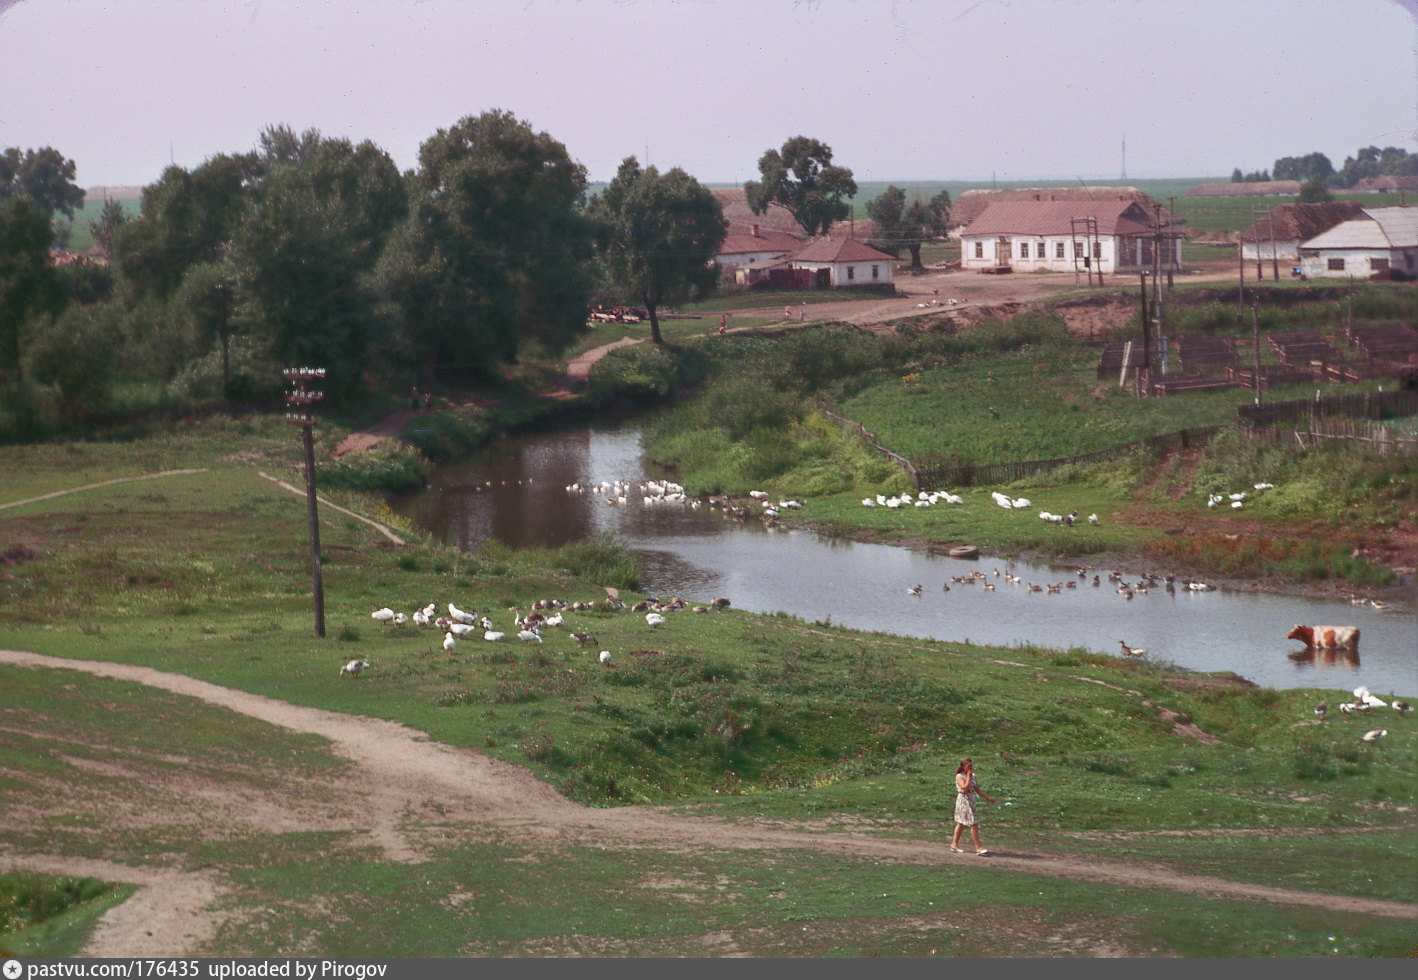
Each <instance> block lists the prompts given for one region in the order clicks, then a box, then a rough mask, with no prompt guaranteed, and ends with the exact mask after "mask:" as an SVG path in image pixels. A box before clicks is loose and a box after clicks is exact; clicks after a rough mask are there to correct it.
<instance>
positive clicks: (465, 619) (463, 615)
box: [448, 602, 478, 624]
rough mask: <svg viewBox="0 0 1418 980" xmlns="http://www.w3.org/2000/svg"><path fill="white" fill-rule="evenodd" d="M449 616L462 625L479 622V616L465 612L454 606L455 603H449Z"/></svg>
mask: <svg viewBox="0 0 1418 980" xmlns="http://www.w3.org/2000/svg"><path fill="white" fill-rule="evenodd" d="M448 615H449V616H452V617H453V618H454V619H455V620H457V621H458V622H460V623H468V624H472V623H476V622H477V621H478V618H477V616H475V615H473V614H472V613H470V612H463V610H461V609H459V608H458V607H457V606H455V605H453V603H451V602H450V603H448Z"/></svg>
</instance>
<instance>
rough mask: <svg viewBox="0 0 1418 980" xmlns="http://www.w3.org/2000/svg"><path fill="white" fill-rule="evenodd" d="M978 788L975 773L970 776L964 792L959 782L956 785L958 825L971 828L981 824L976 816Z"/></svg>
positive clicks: (956, 816) (956, 820) (956, 818)
mask: <svg viewBox="0 0 1418 980" xmlns="http://www.w3.org/2000/svg"><path fill="white" fill-rule="evenodd" d="M978 788H979V787H978V786H977V785H976V784H975V774H974V773H971V774H970V782H969V783H968V784H966V786H965V788H964V789H963V790H962V789H960V783H958V782H957V783H956V784H955V789H956V796H955V822H956V823H963V824H964V825H965V826H967V827H969V826H972V825H974V824H977V823H979V822H980V821H979V819H978V818H977V817H976V816H975V791H976V790H977V789H978Z"/></svg>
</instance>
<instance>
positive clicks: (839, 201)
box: [743, 136, 857, 235]
mask: <svg viewBox="0 0 1418 980" xmlns="http://www.w3.org/2000/svg"><path fill="white" fill-rule="evenodd" d="M758 173H759V174H760V176H761V177H762V179H761V180H750V181H748V182H747V183H745V184H744V185H743V188H744V192H745V193H746V194H747V196H748V206H749V207H750V208H752V209H753V213H754V214H764V213H765V212H767V210H768V205H770V204H781V205H782V206H783V207H785V208H787V209H788V210H789V211H791V212H792V214H793V217H794V218H797V219H798V224H800V225H802V226H803V228H804V229H805V230H806V231H807V233H808V234H809V235H825V234H827V232H828V230H829V229H830V228H831V227H832V224H833V222H836V221H841V220H843V219H844V218H846V217H847V216H848V215H850V214H851V213H852V212H851V206H850V205H849V204H848V203H847V202H848V200H849V199H850V198H851V197H853V196H854V195H855V194H856V193H857V182H856V181H855V180H853V179H852V171H850V170H848V169H847V168H846V167H837V166H833V165H832V148H831V147H830V146H828V145H827V144H825V143H823V142H821V141H819V140H814V139H808V138H807V137H806V136H794V137H793V138H792V139H790V140H788V141H787V142H786V143H784V144H783V148H782V149H781V150H769V151H768V152H767V153H765V154H763V156H761V157H759V158H758Z"/></svg>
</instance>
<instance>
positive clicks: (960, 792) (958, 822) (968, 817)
mask: <svg viewBox="0 0 1418 980" xmlns="http://www.w3.org/2000/svg"><path fill="white" fill-rule="evenodd" d="M955 794H956V795H955V836H954V837H952V838H951V840H950V849H951V850H952V851H955V852H956V853H957V854H963V853H964V848H962V847H961V846H960V834H961V832H963V831H964V830H965V828H966V827H969V828H970V839H971V840H973V841H974V842H975V853H976V854H978V855H979V856H981V857H984V856H985V855H986V854H988V853H990V852H989V851H987V850H985V849H984V848H983V847H981V846H980V820H979V818H978V817H976V816H975V796H976V795H977V794H978V795H980V796H983V797H984V798H985V799H987V800H989V801H990V802H991V803H993V802H994V800H992V799H990V796H989V794H988V793H986V792H985V791H984V790H982V789H980V784H979V783H977V782H975V764H974V763H973V762H971V761H970V760H969V759H961V760H960V765H959V767H958V768H957V769H956V770H955Z"/></svg>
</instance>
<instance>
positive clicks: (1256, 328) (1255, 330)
mask: <svg viewBox="0 0 1418 980" xmlns="http://www.w3.org/2000/svg"><path fill="white" fill-rule="evenodd" d="M1251 371H1252V373H1253V374H1254V376H1255V385H1256V407H1257V408H1259V407H1260V317H1259V316H1258V315H1257V314H1256V308H1255V304H1254V303H1253V304H1251Z"/></svg>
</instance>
